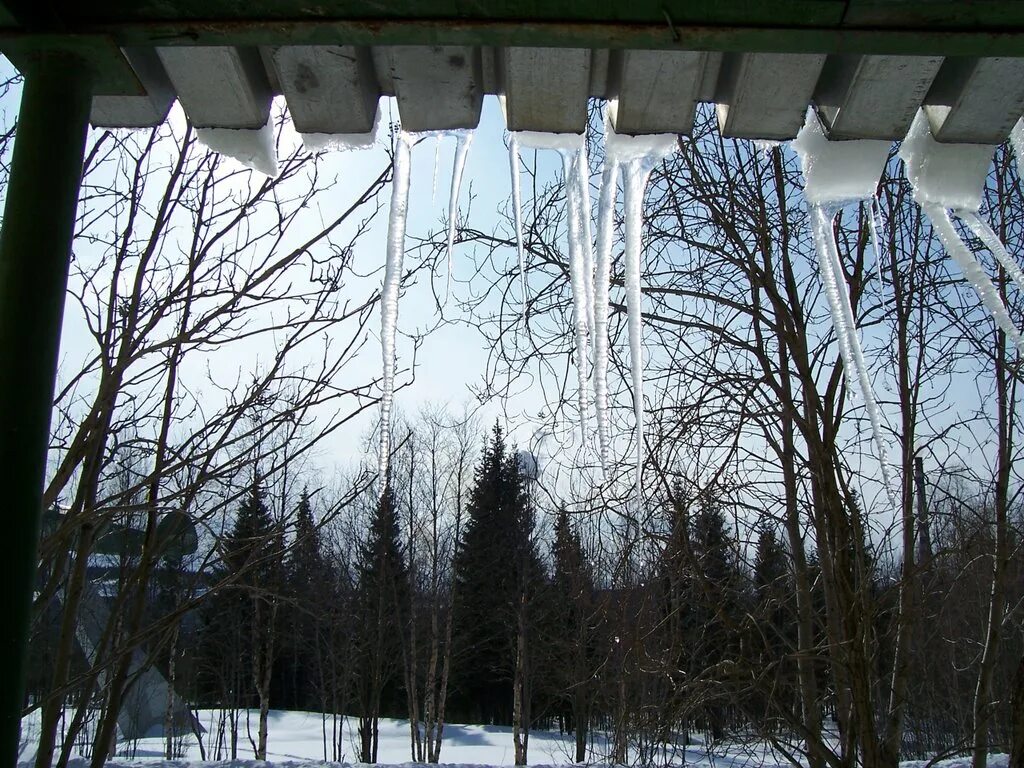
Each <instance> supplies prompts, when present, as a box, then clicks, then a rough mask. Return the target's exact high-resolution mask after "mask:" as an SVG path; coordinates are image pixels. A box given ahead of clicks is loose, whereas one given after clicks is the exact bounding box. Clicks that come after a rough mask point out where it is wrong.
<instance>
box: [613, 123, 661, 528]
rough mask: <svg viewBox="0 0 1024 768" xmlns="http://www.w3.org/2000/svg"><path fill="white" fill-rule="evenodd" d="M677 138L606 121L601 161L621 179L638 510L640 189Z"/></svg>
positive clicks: (641, 441)
mask: <svg viewBox="0 0 1024 768" xmlns="http://www.w3.org/2000/svg"><path fill="white" fill-rule="evenodd" d="M676 142H677V139H676V136H675V135H674V134H672V135H664V134H658V135H653V136H626V135H620V134H617V133H615V131H614V130H613V129H612V127H611V123H610V122H608V121H606V126H605V162H606V163H609V164H611V165H614V166H617V167H619V168H621V170H622V176H623V181H624V194H623V216H624V220H625V240H626V243H625V246H626V247H625V261H626V275H625V278H626V279H625V284H626V313H627V315H628V324H629V367H630V379H631V383H632V387H633V417H634V419H635V421H636V430H635V432H636V478H635V481H636V482H635V487H636V500H637V507H638V511H639V507H640V504H641V499H642V496H641V491H642V480H643V463H644V359H643V354H644V353H643V326H642V322H643V320H642V312H643V295H642V293H641V290H640V276H641V269H640V251H641V236H642V234H643V202H644V191H645V190H646V189H647V181H648V179H649V178H650V175H651V171H653V170H654V168H655V166H656V165H657V164H658V163H659V162H661V161H662V160H663V159H664V158H665V157H667V156H668V155H670V154H672V153H673V152H674V151H675V150H676V147H677V143H676ZM615 175H616V174H615V173H612V174H610V178H611V179H612V180H613V179H614V177H615ZM612 183H614V182H612ZM605 191H606V190H605V189H604V188H602V190H601V196H602V199H603V200H606V201H607V198H606V197H605ZM611 201H612V202H611V204H610V205H607V204H605V205H602V206H601V214H600V215H601V217H607V216H610V215H612V213H613V212H614V208H615V204H614V192H611ZM610 226H611V225H610V224H609V223H607V222H606V221H604V220H601V221H599V223H598V231H599V232H600V230H601V228H602V227H610ZM599 251H600V249H599ZM599 258H600V256H599ZM595 293H596V292H595ZM598 311H600V312H603V313H604V316H605V317H606V318H607V313H608V307H607V302H605V306H604V307H602V308H601V309H600V310H598ZM605 334H606V335H607V322H606V323H605ZM604 360H605V363H607V355H605V358H604ZM599 375H601V376H604V375H606V373H605V372H602V373H601V374H599ZM598 419H599V425H598V434H599V435H600V433H601V431H602V429H604V430H605V432H606V434H607V432H608V431H609V429H610V428H609V427H608V424H607V419H608V412H607V407H605V410H604V413H602V414H599V416H598Z"/></svg>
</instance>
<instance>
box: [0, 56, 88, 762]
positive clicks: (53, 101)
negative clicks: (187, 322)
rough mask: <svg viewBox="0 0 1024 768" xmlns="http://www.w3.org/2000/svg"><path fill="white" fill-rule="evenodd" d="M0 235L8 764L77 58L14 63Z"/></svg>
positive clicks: (0, 480)
mask: <svg viewBox="0 0 1024 768" xmlns="http://www.w3.org/2000/svg"><path fill="white" fill-rule="evenodd" d="M24 75H25V84H24V89H23V91H22V96H21V111H20V113H19V117H18V133H17V137H16V139H15V142H14V156H13V160H12V162H11V174H10V180H9V182H8V185H7V202H6V204H5V207H4V218H3V229H2V231H0V488H3V489H4V491H3V493H4V502H5V508H3V509H2V512H0V515H2V517H0V520H2V521H3V524H4V525H3V531H4V539H5V546H4V550H5V551H4V554H3V557H0V585H2V588H3V590H4V591H5V592H6V593H7V595H8V600H9V603H10V609H9V613H8V615H7V616H6V617H5V620H4V621H3V628H2V629H0V681H2V682H0V721H2V732H0V761H2V762H0V766H3V768H7V767H8V766H10V767H11V768H13V766H15V764H16V762H17V756H18V739H19V725H20V716H21V709H22V706H23V705H24V695H25V673H26V669H25V667H26V657H27V648H28V632H29V617H30V609H31V604H32V593H33V588H34V585H35V577H36V558H37V550H38V545H39V519H40V513H41V506H42V489H43V482H44V479H45V477H44V475H45V470H46V449H47V443H48V440H49V428H50V410H51V408H52V405H53V389H54V379H55V377H56V373H57V353H58V349H59V346H60V328H61V321H62V317H63V314H64V293H65V291H66V290H67V279H68V265H69V260H70V254H71V239H72V236H73V234H74V222H75V207H76V205H77V202H78V185H79V180H80V177H81V174H82V159H83V154H84V152H85V137H86V131H87V128H88V120H89V105H90V79H91V78H90V75H89V71H88V68H87V66H86V65H85V63H84V62H82V61H80V60H77V59H74V58H70V57H68V56H66V55H60V54H54V55H45V54H44V55H40V56H38V57H36V58H35V59H34V60H33V62H32V64H31V65H30V66H26V71H25V72H24Z"/></svg>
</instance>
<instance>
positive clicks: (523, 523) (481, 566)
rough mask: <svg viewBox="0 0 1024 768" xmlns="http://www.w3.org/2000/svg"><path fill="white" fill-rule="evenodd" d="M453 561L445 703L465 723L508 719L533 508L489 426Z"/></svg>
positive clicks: (527, 593)
mask: <svg viewBox="0 0 1024 768" xmlns="http://www.w3.org/2000/svg"><path fill="white" fill-rule="evenodd" d="M467 516H468V519H467V523H466V528H465V534H464V536H463V539H462V542H461V543H460V548H459V552H458V556H457V558H456V561H455V579H456V594H457V596H458V597H457V600H456V603H455V606H454V610H455V618H454V629H453V643H454V651H455V654H454V659H453V683H454V688H455V691H453V697H452V706H451V709H452V711H453V713H454V716H455V717H456V718H462V719H464V721H466V722H478V723H492V724H506V725H507V724H510V723H511V722H512V716H513V711H512V710H513V698H514V695H513V685H512V684H513V677H514V672H515V667H516V658H517V652H518V651H517V638H518V635H519V631H520V626H519V625H520V618H521V614H520V610H521V608H522V607H523V606H525V605H528V604H529V601H530V599H531V598H532V597H533V595H534V594H535V592H536V590H537V588H538V587H539V585H540V584H541V583H542V579H543V568H542V566H541V563H540V558H539V556H538V555H537V551H536V546H535V544H534V542H533V539H532V533H533V513H532V509H531V508H530V505H529V503H528V499H527V494H526V492H525V489H524V482H523V478H522V476H521V474H520V468H519V463H518V461H517V459H516V455H515V452H514V451H510V450H509V449H508V448H507V446H506V444H505V436H504V433H503V431H502V429H501V427H500V426H499V425H498V424H495V426H494V429H493V431H492V433H491V439H490V440H489V442H488V444H487V446H486V449H485V451H484V454H483V456H482V458H481V460H480V463H479V465H478V466H477V468H476V472H475V478H474V484H473V487H472V489H471V491H470V498H469V503H468V505H467Z"/></svg>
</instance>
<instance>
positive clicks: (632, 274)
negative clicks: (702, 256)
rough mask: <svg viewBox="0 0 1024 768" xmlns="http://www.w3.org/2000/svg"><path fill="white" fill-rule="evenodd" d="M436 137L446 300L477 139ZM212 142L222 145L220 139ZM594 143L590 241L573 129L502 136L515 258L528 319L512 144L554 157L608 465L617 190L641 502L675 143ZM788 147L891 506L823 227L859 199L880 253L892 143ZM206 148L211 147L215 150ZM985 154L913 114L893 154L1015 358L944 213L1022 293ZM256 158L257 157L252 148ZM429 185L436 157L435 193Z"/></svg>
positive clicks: (390, 381)
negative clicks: (663, 214) (649, 302)
mask: <svg viewBox="0 0 1024 768" xmlns="http://www.w3.org/2000/svg"><path fill="white" fill-rule="evenodd" d="M233 133H234V132H233ZM261 135H262V134H261ZM444 135H454V136H455V137H456V140H457V146H456V152H455V160H454V168H453V172H452V179H451V189H450V194H449V201H448V232H447V261H448V283H447V287H446V292H445V295H446V298H447V295H448V292H449V291H450V285H451V274H452V249H453V247H454V241H455V232H456V227H457V220H458V201H459V194H460V190H461V185H462V179H463V175H464V171H465V166H466V159H467V156H468V153H469V149H470V146H471V143H472V139H473V133H472V131H451V132H446V133H445V134H444ZM201 138H205V137H201ZM214 138H217V139H221V137H220V136H216V137H214ZM228 138H229V139H230V140H231V141H232V142H234V143H235V144H237V143H238V140H237V138H236V137H235V136H234V135H232V136H230V137H228ZM343 138H344V137H343ZM357 138H359V137H357ZM438 138H440V136H439V137H438ZM604 139H605V159H604V168H603V169H602V173H601V187H600V193H599V197H598V204H597V227H596V229H597V232H596V242H595V239H594V236H593V233H592V219H591V197H590V166H589V161H588V157H587V151H586V142H585V137H584V136H582V135H576V134H538V133H530V132H514V133H512V134H511V136H510V141H509V168H510V175H511V188H512V204H513V214H514V222H515V231H516V251H517V258H518V267H519V273H520V283H521V292H522V307H523V313H524V316H525V313H526V307H527V303H528V293H527V282H526V258H525V251H526V247H525V244H524V239H523V222H522V200H521V191H520V189H521V187H520V179H519V175H520V164H521V163H520V149H521V147H531V148H534V149H551V150H556V151H558V152H559V153H560V154H561V156H562V171H563V183H564V184H565V191H566V202H567V211H568V243H567V245H568V248H567V250H568V258H569V265H568V266H569V275H570V283H571V291H572V301H573V332H574V335H575V361H576V368H577V379H578V408H579V413H580V421H581V432H582V434H583V435H584V438H586V435H587V434H588V432H589V414H590V411H591V408H593V410H594V414H595V417H596V422H597V429H596V436H597V454H598V457H599V460H600V464H601V467H602V468H603V469H604V470H607V469H608V467H609V464H610V461H611V442H612V435H611V424H610V417H609V409H610V405H609V389H608V365H609V351H610V350H609V338H608V319H609V296H610V287H611V265H612V249H613V245H614V215H615V210H616V206H617V202H618V192H619V186H620V183H621V185H622V187H623V217H624V266H625V274H624V278H625V279H624V288H625V298H626V311H627V326H628V336H629V355H630V385H631V389H632V396H633V412H634V418H635V432H634V434H635V448H636V454H635V462H636V463H635V483H634V485H635V492H636V499H637V504H639V503H640V495H641V472H642V466H643V459H644V406H643V384H644V362H643V347H642V306H641V302H642V291H641V279H642V270H641V250H642V246H641V242H642V228H643V198H644V193H645V190H646V186H647V181H648V179H649V177H650V174H651V171H652V170H653V169H654V168H655V167H656V166H657V164H658V163H659V162H661V160H663V159H664V158H665V157H667V156H668V155H669V154H671V153H672V152H673V151H674V150H675V148H676V146H677V138H676V136H675V135H656V136H625V135H618V134H616V133H615V132H614V130H613V129H612V127H611V125H610V123H608V122H607V121H606V126H605V134H604ZM414 141H415V137H414V136H412V135H411V134H409V133H406V132H404V131H401V132H399V133H398V135H397V139H396V142H395V150H394V183H393V187H392V194H391V210H390V215H389V220H388V235H387V259H386V264H385V270H384V282H383V287H382V290H381V307H382V310H381V356H382V363H383V373H382V396H381V422H380V446H379V455H378V474H379V477H381V478H386V477H387V476H388V465H389V457H390V451H391V445H390V432H391V430H390V424H391V412H392V409H393V404H394V382H395V342H396V333H397V322H398V303H399V293H400V289H401V283H402V276H403V258H404V255H405V234H406V222H407V218H408V208H409V185H410V168H411V152H412V146H413V143H414ZM211 143H215V142H211ZM264 143H266V142H264ZM1011 143H1012V144H1013V147H1014V152H1015V154H1016V156H1017V157H1018V160H1019V159H1020V157H1021V153H1022V152H1024V121H1022V122H1021V123H1018V125H1017V126H1016V127H1015V128H1014V131H1013V134H1012V135H1011ZM364 145H365V144H362V145H361V144H359V143H358V142H351V141H343V142H341V146H347V147H352V146H364ZM793 145H794V149H796V150H797V152H798V154H799V155H800V159H801V165H802V169H803V172H804V177H805V197H806V199H807V203H808V207H809V211H810V215H811V232H812V235H813V239H814V243H815V249H816V251H817V254H818V266H819V272H820V277H821V280H822V284H823V286H824V289H825V295H826V298H827V301H828V304H829V308H830V311H831V316H832V322H833V327H834V330H835V333H836V337H837V342H838V346H839V350H840V355H841V358H842V360H843V367H844V370H845V371H846V374H847V381H848V383H849V384H850V385H851V386H852V388H853V389H852V391H853V392H854V393H856V394H859V396H860V398H861V400H862V401H863V402H864V406H865V411H866V412H867V416H868V420H869V422H870V425H871V431H872V440H873V443H874V446H875V450H876V454H877V457H878V460H879V462H880V466H881V473H882V484H883V486H884V488H885V491H886V493H887V494H888V497H889V499H890V500H891V501H894V500H895V497H894V488H895V485H894V482H893V479H892V477H891V470H890V466H889V462H888V458H887V455H886V448H885V440H884V436H883V418H882V414H881V411H880V409H879V407H878V403H877V400H876V398H875V395H874V392H873V389H872V384H871V378H870V372H869V369H868V366H867V364H866V362H865V358H864V353H863V349H862V346H861V343H860V339H859V336H858V332H857V327H856V318H855V316H854V312H853V309H852V305H851V302H850V296H849V292H848V290H847V289H846V286H845V281H844V280H843V271H842V264H841V259H840V256H839V252H838V248H837V245H836V241H835V236H834V232H833V230H832V221H833V216H834V213H835V211H836V210H837V209H838V207H839V206H841V205H843V204H847V203H851V202H859V201H861V200H864V201H869V202H870V203H872V206H871V221H870V231H871V236H872V242H873V247H874V252H875V257H876V261H879V253H880V245H879V243H878V237H877V226H876V222H875V208H876V206H877V201H876V200H875V199H874V197H875V187H876V186H877V182H878V179H879V178H880V176H881V172H882V166H883V165H884V161H885V157H887V154H888V143H886V142H871V141H847V142H832V141H828V140H827V139H825V137H824V132H823V131H822V130H821V128H820V125H819V124H818V121H817V118H816V117H815V116H814V115H813V112H811V111H809V113H808V121H807V124H806V125H805V127H804V129H803V130H802V131H801V135H800V136H799V137H798V138H797V139H796V140H795V141H794V143H793ZM325 146H326V145H325ZM214 148H215V149H218V147H214ZM311 148H315V147H311ZM222 151H225V152H227V153H228V154H233V155H234V156H236V157H238V159H241V160H243V162H246V161H247V158H246V156H245V155H244V153H238V152H230V151H228V148H227V147H225V148H224V149H223V150H222ZM991 151H992V148H991V147H985V146H981V145H941V144H938V142H935V141H934V139H932V138H931V135H930V133H929V131H928V125H927V120H926V119H925V118H924V117H923V114H922V113H919V115H918V117H917V119H916V120H915V121H914V125H913V127H912V129H911V131H910V133H909V134H908V136H907V139H906V140H905V141H904V142H903V146H902V148H901V151H900V156H901V158H902V159H903V161H904V164H905V166H906V168H907V175H908V178H909V179H910V181H911V184H912V186H913V188H914V195H915V199H916V200H917V202H918V203H919V204H920V205H921V208H922V210H923V211H924V212H925V214H926V215H927V216H928V218H929V220H930V221H931V222H932V226H933V228H934V229H935V232H936V234H937V235H938V236H939V238H940V240H941V242H942V244H943V247H944V248H945V249H946V251H947V252H948V253H949V254H950V255H951V256H952V258H953V260H954V261H955V262H956V264H957V265H958V267H959V269H960V271H961V272H962V273H963V275H964V277H965V279H967V281H968V282H969V283H970V284H971V285H972V286H973V288H974V290H975V291H976V292H977V295H978V297H979V299H980V301H981V302H982V304H983V305H984V306H985V307H986V308H987V309H988V310H989V311H990V312H991V313H992V315H993V318H994V320H995V322H996V324H997V326H998V327H999V328H1000V329H1001V330H1002V331H1004V332H1005V333H1006V335H1007V336H1008V337H1009V338H1010V339H1011V340H1012V341H1013V342H1014V344H1015V345H1016V346H1017V348H1018V349H1019V350H1020V351H1021V352H1024V335H1022V334H1021V331H1020V329H1018V328H1017V327H1016V325H1015V324H1014V323H1013V320H1012V319H1011V317H1010V315H1009V312H1008V311H1007V309H1006V307H1005V306H1004V304H1003V302H1002V300H1001V298H1000V296H999V293H998V291H997V290H996V288H995V286H994V285H993V283H992V281H991V279H990V278H989V277H988V275H987V274H986V272H985V269H984V267H983V266H982V265H981V264H980V263H979V262H978V260H977V257H976V256H975V255H974V254H973V253H972V252H971V250H970V248H968V247H967V246H966V244H965V243H964V242H963V240H962V239H961V238H960V236H959V235H958V233H957V232H956V228H955V227H954V225H953V221H952V219H951V217H950V211H952V212H953V213H954V214H955V215H956V216H957V217H959V218H960V219H961V220H962V221H963V222H964V224H965V225H966V226H967V227H969V228H970V229H971V230H972V231H973V232H974V234H975V235H976V236H977V237H978V238H979V239H980V240H981V241H982V242H983V243H984V245H985V246H986V248H988V249H989V250H990V251H991V252H992V254H993V256H994V257H995V258H996V260H997V261H998V262H999V264H1000V266H1002V267H1003V269H1005V270H1006V273H1007V275H1008V276H1009V277H1010V278H1011V280H1012V281H1013V282H1014V283H1015V284H1016V286H1017V287H1018V289H1020V290H1024V272H1022V270H1021V268H1020V266H1019V265H1018V264H1017V262H1016V260H1015V259H1014V258H1013V257H1012V256H1011V255H1010V254H1009V253H1008V252H1007V250H1006V248H1005V246H1004V245H1003V244H1002V243H1001V242H1000V241H999V238H998V236H997V235H996V234H995V233H994V232H993V231H992V228H991V227H990V226H989V225H988V224H987V223H986V222H985V221H983V220H982V219H981V218H980V217H979V216H978V210H979V208H980V205H981V188H982V186H983V184H984V178H985V173H986V172H987V168H988V164H989V162H990V158H991ZM253 154H257V153H256V152H255V150H254V151H253ZM250 164H252V165H254V166H256V167H257V169H258V170H261V171H264V172H267V171H266V170H265V168H264V167H262V166H261V164H260V163H250ZM264 165H265V164H264ZM876 166H877V167H876ZM436 177H437V169H436V159H435V170H434V184H435V186H436ZM878 268H879V274H881V273H880V269H881V267H880V264H879V267H878Z"/></svg>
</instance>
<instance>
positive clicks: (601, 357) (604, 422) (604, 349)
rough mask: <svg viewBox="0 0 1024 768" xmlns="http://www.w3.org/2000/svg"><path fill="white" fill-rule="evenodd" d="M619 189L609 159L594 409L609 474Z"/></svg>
mask: <svg viewBox="0 0 1024 768" xmlns="http://www.w3.org/2000/svg"><path fill="white" fill-rule="evenodd" d="M618 186H619V164H618V163H617V162H615V161H614V160H606V161H605V165H604V172H603V173H602V174H601V194H600V197H598V201H597V263H596V265H595V268H596V274H595V275H594V410H595V411H596V413H597V441H598V455H599V456H600V458H601V468H602V469H603V470H604V471H606V472H607V470H608V458H609V453H610V451H611V423H610V419H609V414H608V346H609V339H608V294H609V288H610V286H611V271H612V236H613V234H614V231H613V230H614V227H615V198H616V195H617V193H618Z"/></svg>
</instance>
